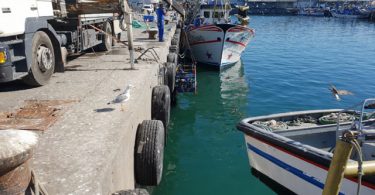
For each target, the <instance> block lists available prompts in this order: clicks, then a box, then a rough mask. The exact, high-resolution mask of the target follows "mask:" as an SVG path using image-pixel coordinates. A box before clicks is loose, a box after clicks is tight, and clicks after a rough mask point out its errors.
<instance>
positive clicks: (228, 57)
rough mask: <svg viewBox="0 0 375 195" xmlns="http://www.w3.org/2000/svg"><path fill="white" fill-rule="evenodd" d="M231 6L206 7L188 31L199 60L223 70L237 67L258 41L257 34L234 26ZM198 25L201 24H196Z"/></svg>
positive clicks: (195, 55)
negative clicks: (252, 44)
mask: <svg viewBox="0 0 375 195" xmlns="http://www.w3.org/2000/svg"><path fill="white" fill-rule="evenodd" d="M230 9H231V6H230V5H229V4H224V5H218V4H202V5H200V11H199V14H198V15H197V17H196V18H195V22H194V25H191V26H190V27H189V28H188V29H187V34H188V39H189V44H190V47H191V50H192V53H193V56H194V58H195V60H196V61H197V62H198V63H200V64H207V65H211V66H215V67H218V68H222V67H224V66H227V65H231V64H235V63H236V62H238V61H239V60H240V58H241V54H242V52H243V51H244V50H245V48H246V46H247V45H248V43H249V42H250V40H251V39H252V38H253V37H254V30H253V29H251V28H249V27H247V26H246V25H241V24H239V23H238V22H236V23H235V22H231V20H230V18H229V11H230ZM196 21H198V22H196Z"/></svg>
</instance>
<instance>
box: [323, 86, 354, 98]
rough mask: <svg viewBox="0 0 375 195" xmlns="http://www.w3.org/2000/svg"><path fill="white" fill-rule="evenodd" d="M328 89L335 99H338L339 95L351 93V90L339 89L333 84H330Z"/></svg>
mask: <svg viewBox="0 0 375 195" xmlns="http://www.w3.org/2000/svg"><path fill="white" fill-rule="evenodd" d="M329 90H330V91H331V92H332V95H333V96H335V98H336V100H337V101H340V100H341V98H340V96H339V95H353V93H352V92H350V91H347V90H339V89H337V88H336V87H335V86H334V85H332V84H331V86H330V88H329Z"/></svg>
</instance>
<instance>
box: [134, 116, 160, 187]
mask: <svg viewBox="0 0 375 195" xmlns="http://www.w3.org/2000/svg"><path fill="white" fill-rule="evenodd" d="M164 142H165V131H164V127H163V123H162V122H161V121H158V120H144V121H143V122H142V124H140V125H138V129H137V135H136V140H135V148H134V166H135V170H134V171H135V180H136V182H137V183H138V184H140V185H145V186H156V185H158V184H159V183H160V181H161V177H162V174H163V159H164V144H165V143H164Z"/></svg>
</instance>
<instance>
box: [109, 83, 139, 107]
mask: <svg viewBox="0 0 375 195" xmlns="http://www.w3.org/2000/svg"><path fill="white" fill-rule="evenodd" d="M132 88H134V86H133V85H132V84H129V85H127V86H126V87H125V90H124V91H123V92H122V93H120V94H119V95H117V96H116V98H115V99H114V100H112V101H111V102H109V103H108V104H120V103H121V110H123V108H122V103H123V102H126V101H128V100H129V99H130V89H132Z"/></svg>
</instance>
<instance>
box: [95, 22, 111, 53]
mask: <svg viewBox="0 0 375 195" xmlns="http://www.w3.org/2000/svg"><path fill="white" fill-rule="evenodd" d="M102 30H103V31H104V32H106V33H107V34H104V35H101V39H102V43H100V44H99V45H98V49H99V51H111V50H112V45H113V37H112V35H113V30H112V25H111V23H110V22H109V21H107V22H105V23H104V24H103V29H102Z"/></svg>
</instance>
